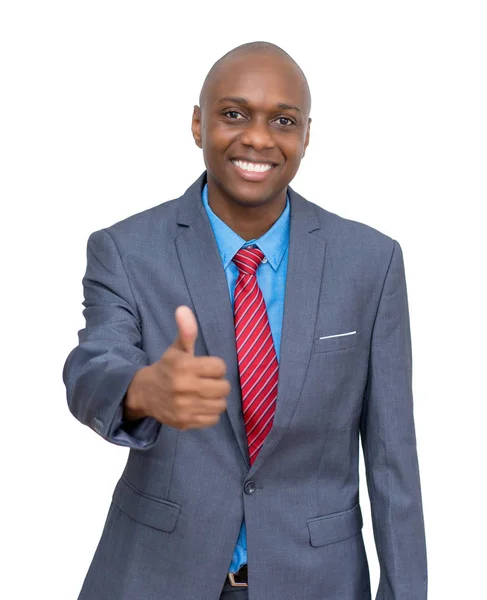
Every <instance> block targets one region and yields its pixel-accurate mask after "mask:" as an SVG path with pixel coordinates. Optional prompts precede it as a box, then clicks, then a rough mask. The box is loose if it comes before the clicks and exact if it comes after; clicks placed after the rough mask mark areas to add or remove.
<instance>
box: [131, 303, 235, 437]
mask: <svg viewBox="0 0 487 600" xmlns="http://www.w3.org/2000/svg"><path fill="white" fill-rule="evenodd" d="M175 319H176V324H177V327H178V335H177V336H176V339H175V340H174V342H173V343H172V344H171V346H169V348H168V349H167V350H166V351H165V352H164V354H163V355H162V356H161V358H160V359H159V360H158V361H157V362H155V363H153V364H152V365H149V366H148V367H143V368H142V369H140V370H139V371H137V373H136V374H135V375H134V377H133V379H132V381H131V383H130V385H129V388H128V390H127V393H126V395H125V399H124V418H125V419H128V420H134V419H140V418H142V417H146V416H149V417H153V418H154V419H156V420H157V421H159V422H160V423H164V424H166V425H170V426H171V427H177V428H178V429H193V428H200V427H210V426H212V425H215V424H216V423H218V421H219V419H220V414H221V413H222V412H223V411H224V410H225V409H226V407H227V402H226V397H227V396H228V394H229V393H230V383H229V382H228V380H227V379H225V373H226V365H225V361H223V360H222V359H221V358H219V357H217V356H195V355H194V346H195V342H196V338H197V336H198V324H197V322H196V318H195V316H194V314H193V312H192V310H191V309H190V308H189V307H187V306H179V307H178V308H177V309H176V312H175Z"/></svg>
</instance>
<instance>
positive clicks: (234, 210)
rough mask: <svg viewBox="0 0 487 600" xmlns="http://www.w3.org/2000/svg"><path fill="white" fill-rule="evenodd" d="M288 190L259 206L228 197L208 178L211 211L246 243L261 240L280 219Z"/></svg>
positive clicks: (285, 189)
mask: <svg viewBox="0 0 487 600" xmlns="http://www.w3.org/2000/svg"><path fill="white" fill-rule="evenodd" d="M286 197H287V188H284V190H282V191H281V192H279V194H278V195H277V196H275V197H274V198H271V199H269V200H267V201H265V202H260V203H258V204H250V203H249V204H246V203H244V202H242V201H241V200H237V199H235V198H232V197H230V196H228V195H226V194H225V193H224V192H223V190H221V189H220V188H219V187H217V186H216V185H215V184H214V182H212V181H210V178H208V204H209V205H210V208H211V210H212V211H213V212H214V213H215V215H217V217H219V218H220V219H221V220H222V221H223V222H224V223H226V224H227V225H228V226H229V227H230V229H232V230H233V231H235V233H237V234H238V235H239V236H240V237H241V238H243V239H244V240H245V241H246V242H248V241H249V240H254V239H258V238H260V237H261V236H262V235H264V233H266V231H268V230H269V229H270V228H271V227H272V226H273V225H274V223H275V222H276V221H277V219H279V217H280V216H281V214H282V212H283V210H284V209H285V207H286Z"/></svg>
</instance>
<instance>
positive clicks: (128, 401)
mask: <svg viewBox="0 0 487 600" xmlns="http://www.w3.org/2000/svg"><path fill="white" fill-rule="evenodd" d="M145 368H146V367H144V368H142V369H140V370H139V371H137V373H135V375H134V377H133V378H132V381H131V382H130V385H129V387H128V389H127V392H126V394H125V396H124V399H123V420H124V421H137V420H138V419H142V418H144V417H146V416H147V411H146V409H145V405H144V402H143V398H144V396H143V394H142V393H141V391H142V386H141V379H143V378H144V374H143V373H142V371H144V370H145Z"/></svg>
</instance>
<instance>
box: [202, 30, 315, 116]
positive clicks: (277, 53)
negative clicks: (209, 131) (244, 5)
mask: <svg viewBox="0 0 487 600" xmlns="http://www.w3.org/2000/svg"><path fill="white" fill-rule="evenodd" d="M259 56H262V58H264V57H276V58H277V59H279V60H277V61H276V68H279V64H281V65H282V66H285V68H286V69H288V70H291V71H294V72H295V73H296V74H298V77H299V80H300V82H301V85H302V88H303V92H304V96H305V99H306V107H305V109H306V110H307V113H308V115H309V112H310V110H311V93H310V89H309V85H308V81H307V79H306V76H305V74H304V73H303V71H302V69H301V67H300V66H299V65H298V63H297V62H296V61H295V60H294V59H293V58H292V57H291V56H290V55H289V54H288V53H287V52H286V51H285V50H283V49H282V48H280V47H279V46H276V45H275V44H271V43H270V42H249V43H248V44H242V45H241V46H237V47H236V48H233V50H230V51H229V52H227V53H226V54H224V55H223V56H222V57H221V58H220V59H218V60H217V61H216V63H215V64H214V65H213V66H212V67H211V69H210V70H209V72H208V75H207V76H206V78H205V80H204V82H203V86H202V88H201V92H200V97H199V104H200V107H201V108H203V106H204V104H205V102H206V99H207V97H208V92H209V89H210V88H211V86H212V85H213V84H214V83H215V81H217V79H218V77H219V76H221V75H223V74H224V72H225V71H226V70H227V69H229V68H231V66H232V64H233V65H235V66H237V65H238V64H240V65H242V64H245V62H246V60H245V59H246V58H248V59H255V58H256V57H257V58H258V57H259Z"/></svg>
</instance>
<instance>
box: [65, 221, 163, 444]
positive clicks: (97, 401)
mask: <svg viewBox="0 0 487 600" xmlns="http://www.w3.org/2000/svg"><path fill="white" fill-rule="evenodd" d="M83 289H84V298H85V299H84V302H83V306H84V307H85V308H84V311H83V315H84V317H85V320H86V326H85V328H84V329H82V330H81V331H80V332H79V334H78V336H79V344H78V346H77V347H76V348H74V350H72V351H71V353H70V354H69V356H68V358H67V360H66V363H65V365H64V370H63V380H64V383H65V385H66V390H67V400H68V406H69V409H70V410H71V412H72V413H73V415H74V416H75V417H76V418H77V419H78V420H79V421H81V422H82V423H84V424H85V425H88V427H91V428H92V429H93V430H94V431H96V432H97V433H98V434H99V435H101V436H102V437H103V438H105V439H106V440H108V441H110V442H112V443H114V444H118V445H121V446H129V447H133V448H138V449H146V448H150V447H152V446H153V445H154V444H155V442H156V439H157V435H158V432H159V429H160V427H161V425H160V423H158V422H157V421H156V420H155V419H152V418H151V417H145V418H142V419H139V420H136V421H128V420H125V421H124V419H123V416H124V399H125V394H126V392H127V388H128V386H129V384H130V383H131V381H132V379H133V377H134V375H135V374H136V373H137V372H138V371H139V370H140V369H142V368H143V367H145V366H146V365H148V364H149V358H148V356H147V355H146V353H145V352H144V351H143V350H142V349H141V343H142V339H141V328H140V318H139V315H138V312H137V307H136V304H135V299H134V296H133V293H132V289H131V287H130V282H129V280H128V277H127V274H126V273H125V269H124V266H123V264H122V260H121V258H120V254H119V252H118V249H117V247H116V246H115V243H114V241H113V239H112V237H111V236H110V234H109V233H108V232H107V231H105V230H101V231H96V232H95V233H93V234H91V236H90V237H89V240H88V248H87V268H86V274H85V276H84V278H83Z"/></svg>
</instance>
